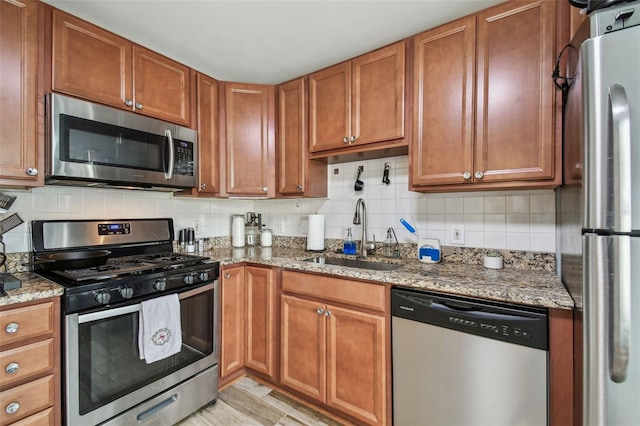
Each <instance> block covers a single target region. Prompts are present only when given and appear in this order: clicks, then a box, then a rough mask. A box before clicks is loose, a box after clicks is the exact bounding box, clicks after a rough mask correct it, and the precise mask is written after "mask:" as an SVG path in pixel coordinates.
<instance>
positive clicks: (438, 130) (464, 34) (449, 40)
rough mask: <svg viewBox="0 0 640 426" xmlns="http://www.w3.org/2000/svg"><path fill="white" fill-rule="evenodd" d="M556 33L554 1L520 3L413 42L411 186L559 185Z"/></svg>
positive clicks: (440, 188)
mask: <svg viewBox="0 0 640 426" xmlns="http://www.w3.org/2000/svg"><path fill="white" fill-rule="evenodd" d="M556 34H557V32H556V2H554V1H527V2H525V1H520V2H507V3H504V4H501V5H498V6H496V7H493V8H490V9H487V10H485V11H483V12H480V13H478V14H477V15H473V16H470V17H468V18H464V19H461V20H458V21H455V22H452V23H449V24H446V25H443V26H441V27H438V28H436V29H433V30H429V31H426V32H424V33H421V34H419V35H417V36H415V37H414V38H413V39H412V46H413V55H414V76H413V80H414V93H413V103H414V104H413V114H414V117H413V119H414V120H413V123H414V129H413V135H414V137H413V142H412V144H411V146H410V157H409V158H410V189H411V190H414V191H429V190H434V191H446V190H469V189H471V187H476V188H477V189H494V188H516V187H553V186H556V185H558V184H559V183H560V179H561V176H560V165H561V158H560V156H561V151H560V144H561V137H560V135H557V134H556V132H555V129H556V126H555V114H556V109H555V104H556V101H557V100H556V97H557V96H558V93H557V92H556V91H555V88H554V84H553V81H552V79H551V74H550V71H551V70H552V69H553V63H554V60H555V56H554V55H555V51H556V43H557V38H556ZM474 73H475V76H474ZM474 99H475V103H474Z"/></svg>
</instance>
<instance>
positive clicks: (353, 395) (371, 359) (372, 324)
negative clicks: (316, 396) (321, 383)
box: [326, 306, 387, 425]
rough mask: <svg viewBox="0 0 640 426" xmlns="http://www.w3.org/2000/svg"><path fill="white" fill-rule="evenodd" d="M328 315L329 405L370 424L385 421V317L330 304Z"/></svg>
mask: <svg viewBox="0 0 640 426" xmlns="http://www.w3.org/2000/svg"><path fill="white" fill-rule="evenodd" d="M326 318H327V321H328V322H327V362H328V373H327V404H328V405H329V406H333V407H336V408H338V409H340V410H341V411H343V412H345V413H348V414H350V415H352V416H354V417H356V418H358V419H360V420H362V421H363V422H366V423H367V424H374V425H378V424H384V423H385V422H386V418H387V414H386V392H387V388H386V371H385V365H386V359H385V357H386V351H385V341H386V337H385V333H386V330H385V321H384V317H382V316H379V315H371V314H367V313H362V312H357V311H354V310H350V309H344V308H338V307H335V306H327V311H326Z"/></svg>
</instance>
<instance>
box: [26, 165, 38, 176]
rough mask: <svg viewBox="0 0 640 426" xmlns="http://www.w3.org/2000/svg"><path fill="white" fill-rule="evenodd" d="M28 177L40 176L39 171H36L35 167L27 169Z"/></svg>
mask: <svg viewBox="0 0 640 426" xmlns="http://www.w3.org/2000/svg"><path fill="white" fill-rule="evenodd" d="M27 175H29V176H38V169H36V168H35V167H29V168H28V169H27Z"/></svg>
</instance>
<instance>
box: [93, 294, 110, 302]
mask: <svg viewBox="0 0 640 426" xmlns="http://www.w3.org/2000/svg"><path fill="white" fill-rule="evenodd" d="M95 299H96V302H98V303H100V304H102V305H106V304H107V303H109V301H110V300H111V295H110V294H109V293H106V292H104V291H100V292H98V293H96V294H95Z"/></svg>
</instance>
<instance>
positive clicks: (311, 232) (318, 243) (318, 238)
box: [307, 214, 324, 250]
mask: <svg viewBox="0 0 640 426" xmlns="http://www.w3.org/2000/svg"><path fill="white" fill-rule="evenodd" d="M307 250H324V215H323V214H310V215H309V227H308V228H307Z"/></svg>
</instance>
